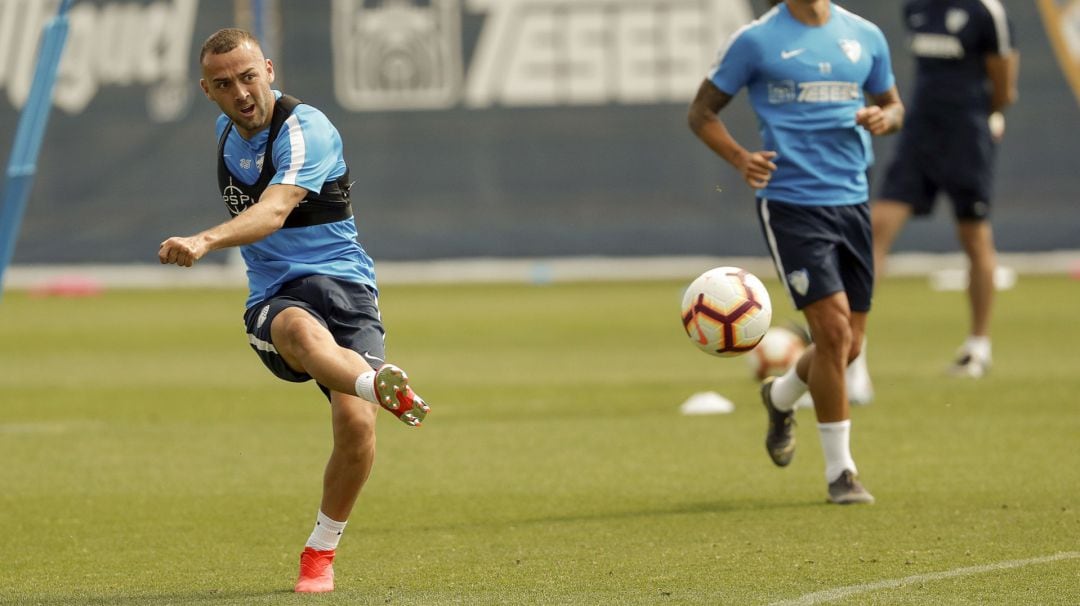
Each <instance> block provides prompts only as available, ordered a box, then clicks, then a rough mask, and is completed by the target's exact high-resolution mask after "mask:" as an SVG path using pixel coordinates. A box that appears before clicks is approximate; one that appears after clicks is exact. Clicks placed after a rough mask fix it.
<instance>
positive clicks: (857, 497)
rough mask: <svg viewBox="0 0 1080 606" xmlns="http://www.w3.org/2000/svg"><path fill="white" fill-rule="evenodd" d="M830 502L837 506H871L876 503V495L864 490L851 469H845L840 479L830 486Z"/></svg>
mask: <svg viewBox="0 0 1080 606" xmlns="http://www.w3.org/2000/svg"><path fill="white" fill-rule="evenodd" d="M829 502H830V503H836V504H837V505H852V504H856V503H865V504H867V505H871V504H873V503H874V495H872V494H870V493H869V492H867V491H866V489H865V488H863V485H862V484H860V483H859V480H858V478H856V477H855V474H854V473H853V472H852V471H851V470H850V469H845V470H844V473H842V474H840V477H839V478H836V480H834V481H833V482H832V483H831V484H829Z"/></svg>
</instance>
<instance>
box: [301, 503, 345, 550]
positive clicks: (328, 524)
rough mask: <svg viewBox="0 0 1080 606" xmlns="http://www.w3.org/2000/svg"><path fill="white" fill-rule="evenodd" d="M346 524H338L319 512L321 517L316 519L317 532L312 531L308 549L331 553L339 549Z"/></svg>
mask: <svg viewBox="0 0 1080 606" xmlns="http://www.w3.org/2000/svg"><path fill="white" fill-rule="evenodd" d="M347 523H348V521H345V522H337V521H334V520H331V519H330V518H328V517H326V514H324V513H323V512H321V511H320V512H319V516H318V517H317V518H315V530H312V531H311V536H310V537H308V540H307V543H306V544H305V546H306V547H311V548H312V549H317V550H319V551H330V550H332V549H337V546H338V541H340V540H341V533H343V532H345V524H347Z"/></svg>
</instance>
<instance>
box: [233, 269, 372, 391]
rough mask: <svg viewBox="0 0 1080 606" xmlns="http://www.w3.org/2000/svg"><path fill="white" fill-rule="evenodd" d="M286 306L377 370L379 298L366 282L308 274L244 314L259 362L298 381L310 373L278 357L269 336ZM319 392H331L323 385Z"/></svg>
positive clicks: (279, 373) (249, 340)
mask: <svg viewBox="0 0 1080 606" xmlns="http://www.w3.org/2000/svg"><path fill="white" fill-rule="evenodd" d="M289 307H299V308H301V309H303V310H304V311H306V312H308V313H309V314H311V315H312V316H313V317H314V318H315V319H316V320H318V321H319V323H320V324H322V325H323V326H325V327H326V328H327V329H328V330H329V331H330V334H332V335H333V336H334V340H335V341H337V343H338V345H341V346H342V347H345V348H347V349H351V350H353V351H355V352H357V353H359V354H360V355H361V356H363V357H364V359H365V360H367V362H368V364H370V365H371V366H372V368H378V367H379V366H381V365H382V364H383V362H384V360H385V355H386V354H385V353H384V351H385V350H384V346H383V337H384V335H385V334H386V331H385V330H384V329H383V325H382V319H381V317H380V315H379V301H378V297H377V295H376V293H375V291H374V289H372V288H371V287H370V286H368V285H366V284H359V283H356V282H349V281H346V280H340V279H338V278H332V277H329V276H320V275H311V276H304V277H303V278H297V279H295V280H293V281H291V282H286V283H285V285H284V286H282V287H281V290H279V291H278V292H277V293H275V294H274V296H272V297H270V298H269V299H266V300H264V301H262V302H260V303H258V304H256V305H252V306H251V307H249V308H248V309H247V311H245V312H244V323H245V324H246V325H247V335H248V342H249V343H250V344H251V348H252V349H253V350H255V353H256V354H258V356H259V359H261V360H262V362H263V364H265V365H266V367H267V368H269V369H270V372H272V373H274V375H275V376H277V377H278V378H280V379H284V380H286V381H292V382H294V383H301V382H304V381H308V380H310V379H311V375H308V374H306V373H302V372H296V371H295V370H293V369H292V368H289V365H288V364H286V363H285V359H284V358H282V357H281V356H280V355H278V352H277V349H276V348H275V347H274V341H273V338H272V337H271V335H270V325H271V323H273V321H274V318H275V317H276V316H277V315H278V314H279V313H281V312H282V311H283V310H285V309H286V308H289ZM319 388H320V389H322V391H323V393H325V394H327V396H328V397H329V392H328V391H327V389H326V388H325V387H323V386H322V385H320V386H319Z"/></svg>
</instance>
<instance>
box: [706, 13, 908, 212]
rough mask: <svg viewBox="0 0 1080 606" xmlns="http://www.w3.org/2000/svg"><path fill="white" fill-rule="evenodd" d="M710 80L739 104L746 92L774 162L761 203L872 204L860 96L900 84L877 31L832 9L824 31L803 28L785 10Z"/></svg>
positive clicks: (748, 29) (761, 21) (732, 47)
mask: <svg viewBox="0 0 1080 606" xmlns="http://www.w3.org/2000/svg"><path fill="white" fill-rule="evenodd" d="M708 77H709V80H710V81H711V82H712V83H713V84H714V85H716V87H717V88H718V89H720V90H721V91H723V92H724V93H727V94H728V95H732V96H734V95H735V94H736V93H738V91H739V90H740V89H742V88H744V87H745V88H746V89H747V92H748V94H749V97H750V105H751V107H753V109H754V111H755V112H756V113H757V116H758V127H759V130H760V133H761V139H762V148H763V149H765V150H768V151H775V152H777V157H776V159H774V160H773V162H774V163H775V164H776V165H777V169H776V171H775V172H774V173H773V176H772V179H771V180H770V181H769V184H768V185H767V186H766V187H765V188H764V189H761V190H758V195H759V196H760V197H763V198H769V199H773V200H779V201H783V202H789V203H792V204H807V205H830V206H834V205H843V204H858V203H861V202H866V201H867V199H868V198H869V191H868V188H867V182H866V169H867V167H868V166H869V163H870V162H872V157H873V156H872V150H871V149H870V147H869V140H868V139H869V137H867V132H866V131H865V129H863V128H862V127H861V126H858V125H856V124H855V113H856V112H857V111H858V110H859V108H861V107H863V106H864V105H865V103H866V101H865V98H864V96H863V91H864V90H865V91H869V92H870V93H871V94H880V93H884V92H886V91H888V90H889V89H890V88H892V87H893V85H894V84H895V78H894V77H893V73H892V62H891V60H890V58H889V47H888V43H887V42H886V41H885V36H884V34H882V33H881V30H880V29H879V28H878V27H877V26H875V25H874V24H872V23H870V22H869V21H867V20H865V19H863V18H862V17H859V16H857V15H855V14H853V13H851V12H849V11H847V10H845V9H843V8H841V7H839V6H837V5H836V4H832V5H831V6H830V15H829V20H828V22H827V23H825V24H824V25H822V26H820V27H811V26H808V25H805V24H803V23H801V22H799V21H798V20H796V19H795V18H794V17H792V16H791V13H790V12H788V9H787V6H785V5H784V4H780V5H777V6H775V7H773V8H772V9H771V10H770V11H768V12H767V13H765V14H764V15H762V16H761V17H760V18H758V19H757V20H755V21H753V22H752V23H750V24H748V25H746V26H744V27H742V28H741V29H739V30H738V31H736V32H735V33H734V34H733V35H732V37H731V39H730V40H729V41H728V43H727V45H726V46H725V48H723V49H722V50H721V51H720V54H719V58H718V60H717V63H716V65H715V66H714V67H713V69H712V71H711V72H710V73H709V76H708Z"/></svg>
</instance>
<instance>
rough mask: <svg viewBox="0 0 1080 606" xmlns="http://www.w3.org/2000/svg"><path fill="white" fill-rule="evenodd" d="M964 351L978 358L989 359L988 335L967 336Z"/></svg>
mask: <svg viewBox="0 0 1080 606" xmlns="http://www.w3.org/2000/svg"><path fill="white" fill-rule="evenodd" d="M964 351H966V352H968V353H970V354H971V355H973V356H975V357H976V358H978V359H980V360H990V337H988V336H985V335H983V336H981V337H976V336H969V337H968V338H967V339H966V340H965V341H964Z"/></svg>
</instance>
